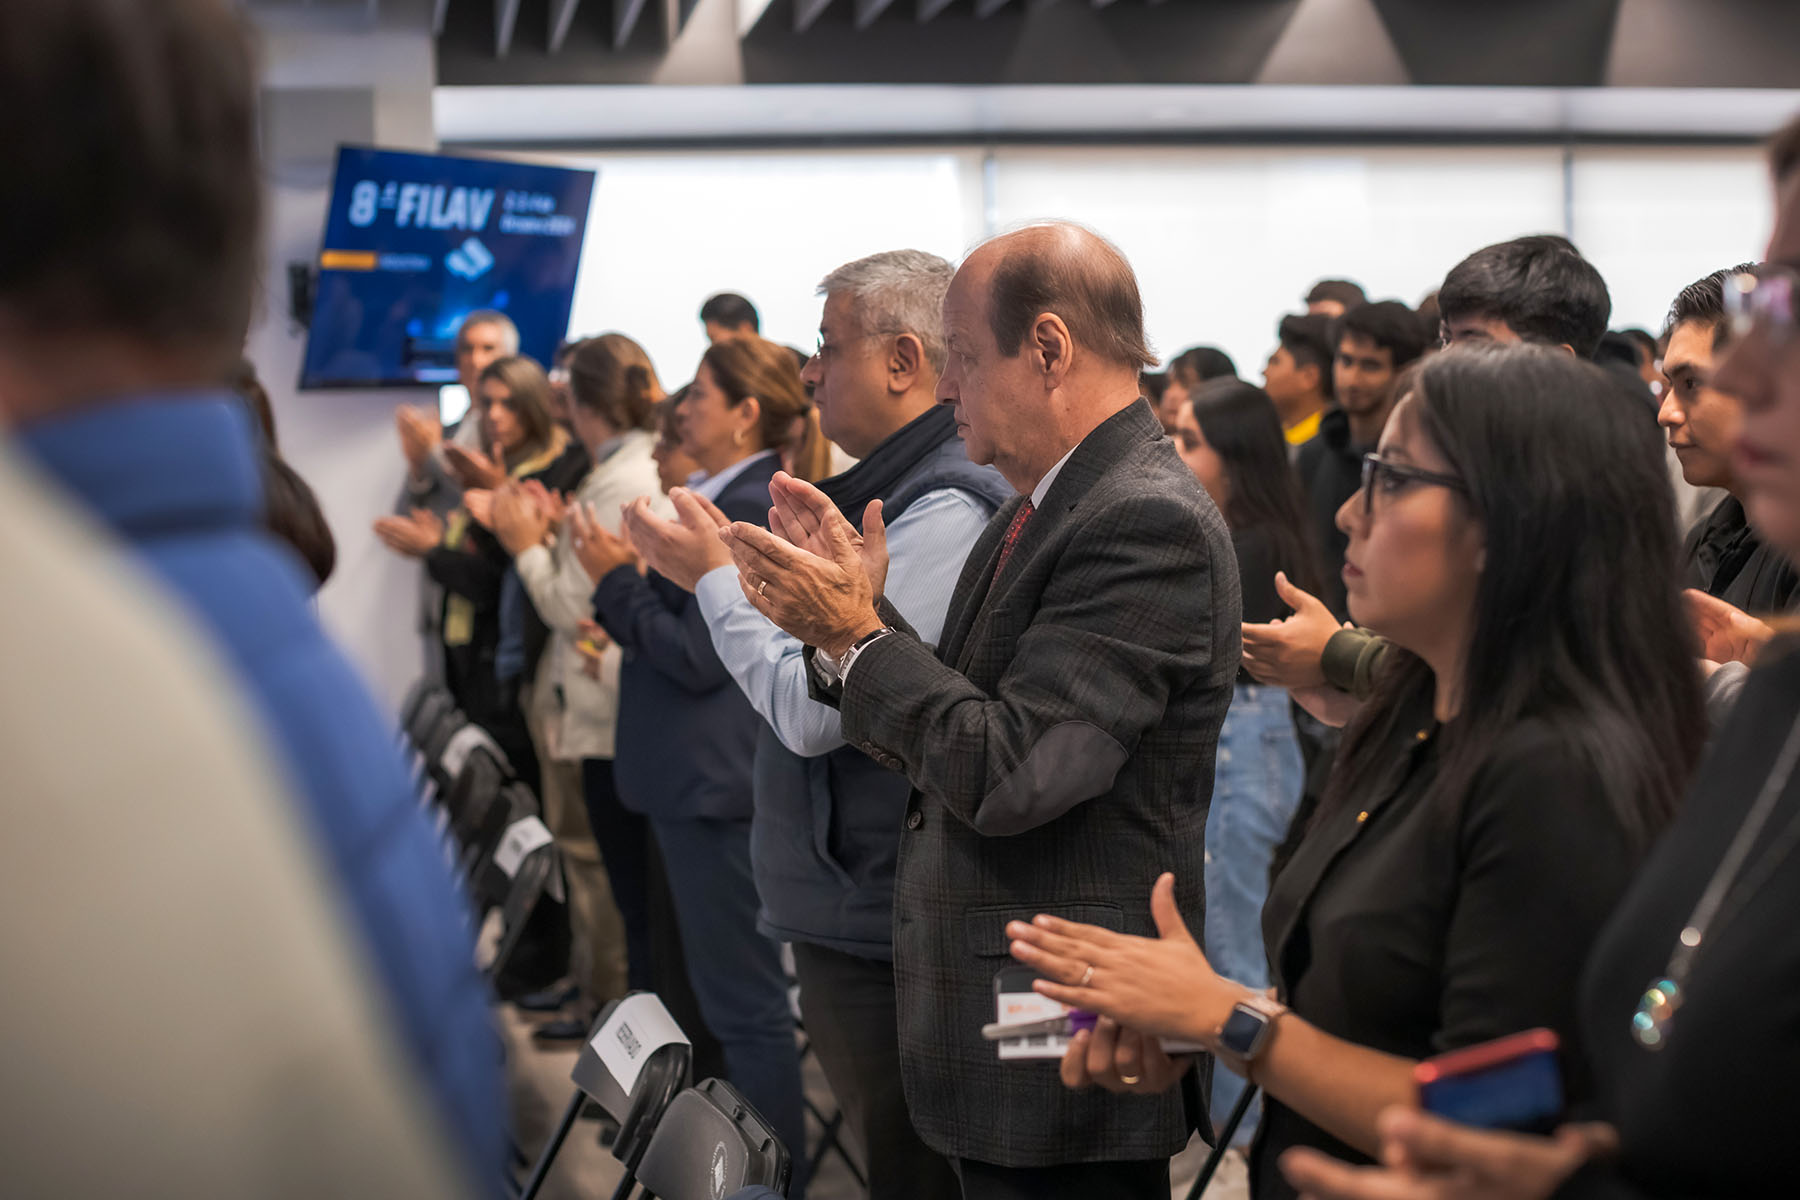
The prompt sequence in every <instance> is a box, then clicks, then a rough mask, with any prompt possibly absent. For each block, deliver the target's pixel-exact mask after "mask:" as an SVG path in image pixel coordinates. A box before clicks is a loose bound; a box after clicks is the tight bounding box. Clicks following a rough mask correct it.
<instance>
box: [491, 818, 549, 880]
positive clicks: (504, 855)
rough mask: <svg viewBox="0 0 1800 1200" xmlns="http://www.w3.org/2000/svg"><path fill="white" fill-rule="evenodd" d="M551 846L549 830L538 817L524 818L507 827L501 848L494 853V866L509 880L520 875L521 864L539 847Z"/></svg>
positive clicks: (501, 841)
mask: <svg viewBox="0 0 1800 1200" xmlns="http://www.w3.org/2000/svg"><path fill="white" fill-rule="evenodd" d="M549 844H550V830H549V828H548V827H547V826H546V825H545V824H544V823H543V822H542V821H540V820H538V819H537V818H536V817H523V818H521V819H519V820H517V821H514V822H513V823H512V824H511V825H508V826H507V827H506V836H504V837H502V838H501V839H500V848H499V849H497V850H495V851H494V865H495V866H496V867H499V868H500V870H501V871H502V872H503V873H505V875H506V877H507V878H508V879H511V878H512V877H513V876H514V875H517V874H518V873H519V864H520V863H522V862H524V861H525V856H526V855H528V854H530V853H531V852H532V851H533V850H536V849H537V848H538V847H539V846H548V845H549Z"/></svg>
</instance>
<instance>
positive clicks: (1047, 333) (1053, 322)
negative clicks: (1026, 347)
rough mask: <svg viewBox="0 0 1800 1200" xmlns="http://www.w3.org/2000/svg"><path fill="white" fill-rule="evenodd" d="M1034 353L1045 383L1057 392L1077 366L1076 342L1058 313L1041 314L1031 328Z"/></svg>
mask: <svg viewBox="0 0 1800 1200" xmlns="http://www.w3.org/2000/svg"><path fill="white" fill-rule="evenodd" d="M1030 349H1031V354H1032V357H1033V359H1034V364H1033V365H1035V366H1037V367H1038V368H1039V369H1040V370H1041V371H1043V373H1044V383H1045V385H1046V386H1048V387H1050V388H1052V389H1054V388H1059V387H1061V386H1062V385H1063V382H1064V381H1065V380H1067V379H1068V377H1069V371H1070V370H1071V369H1072V367H1073V366H1074V355H1075V339H1074V338H1072V337H1070V336H1069V327H1068V326H1067V325H1065V324H1063V319H1062V318H1061V317H1059V316H1057V315H1056V314H1055V313H1040V314H1038V318H1037V320H1036V321H1034V322H1032V325H1031V342H1030Z"/></svg>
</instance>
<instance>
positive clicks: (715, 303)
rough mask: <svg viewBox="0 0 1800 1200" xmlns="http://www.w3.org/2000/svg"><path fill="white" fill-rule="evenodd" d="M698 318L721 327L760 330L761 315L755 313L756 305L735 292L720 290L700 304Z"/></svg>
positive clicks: (757, 331) (759, 331) (751, 330)
mask: <svg viewBox="0 0 1800 1200" xmlns="http://www.w3.org/2000/svg"><path fill="white" fill-rule="evenodd" d="M700 320H701V321H703V322H705V323H707V324H711V325H717V326H718V327H719V328H721V329H748V330H749V331H750V332H751V333H761V332H762V317H761V316H759V315H758V314H757V311H756V305H754V304H752V303H750V301H748V300H746V299H744V297H742V296H740V295H738V294H737V293H736V292H720V293H719V294H718V295H716V296H713V297H711V298H710V299H708V300H707V302H706V303H705V304H702V305H701V306H700Z"/></svg>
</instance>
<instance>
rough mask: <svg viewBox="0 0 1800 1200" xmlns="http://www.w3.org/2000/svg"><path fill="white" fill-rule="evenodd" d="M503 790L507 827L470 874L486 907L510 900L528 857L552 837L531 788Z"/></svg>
mask: <svg viewBox="0 0 1800 1200" xmlns="http://www.w3.org/2000/svg"><path fill="white" fill-rule="evenodd" d="M500 794H501V795H502V796H503V797H505V799H506V805H507V820H506V828H505V829H504V830H502V831H501V834H500V840H499V841H497V842H495V843H494V847H493V851H492V853H490V854H489V855H488V856H487V857H486V858H483V859H482V860H481V861H479V862H477V863H476V864H475V867H474V869H473V870H472V871H471V872H470V874H469V890H470V892H471V893H472V894H473V895H474V897H475V904H476V907H477V908H478V909H481V910H483V911H486V910H487V909H490V908H493V907H494V906H496V905H499V904H504V903H505V902H506V898H507V897H508V896H509V895H511V894H512V892H513V891H514V888H515V886H516V884H517V882H518V878H519V872H520V869H521V866H522V865H523V864H524V863H525V861H526V859H527V858H529V857H530V856H531V855H532V854H534V853H536V852H537V851H538V850H540V849H541V848H542V847H544V846H545V845H548V844H549V842H550V841H551V840H552V838H551V834H550V830H549V829H548V828H547V827H546V826H545V825H544V822H543V821H542V820H541V819H539V817H538V815H537V804H536V801H535V800H534V799H533V797H532V795H531V793H530V792H529V791H528V790H526V789H525V788H524V787H522V786H520V787H507V788H503V789H502V790H501V793H500Z"/></svg>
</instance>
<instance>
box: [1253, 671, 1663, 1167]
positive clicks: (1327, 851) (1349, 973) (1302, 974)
mask: <svg viewBox="0 0 1800 1200" xmlns="http://www.w3.org/2000/svg"><path fill="white" fill-rule="evenodd" d="M1405 717H1406V718H1407V719H1404V720H1402V721H1401V723H1400V725H1399V727H1398V730H1397V732H1396V733H1395V734H1394V736H1393V744H1392V746H1391V752H1392V755H1393V759H1394V762H1395V764H1396V769H1395V771H1394V772H1393V774H1392V775H1391V776H1390V778H1391V779H1393V782H1392V783H1391V784H1390V785H1388V786H1386V787H1384V788H1382V789H1380V794H1376V795H1370V796H1369V797H1367V798H1359V799H1358V800H1357V801H1356V802H1355V803H1352V804H1350V805H1347V806H1344V807H1343V808H1341V809H1339V810H1337V811H1327V812H1324V813H1323V814H1322V816H1321V817H1320V819H1319V823H1318V824H1317V825H1315V826H1314V827H1313V828H1312V829H1311V830H1309V831H1308V833H1307V835H1306V837H1305V839H1304V840H1303V841H1302V842H1301V844H1300V847H1299V849H1298V850H1296V851H1295V853H1294V857H1293V858H1292V860H1291V861H1290V862H1289V863H1288V865H1287V867H1286V868H1285V869H1284V870H1283V872H1282V874H1281V875H1280V877H1279V878H1277V879H1276V881H1275V884H1274V886H1273V887H1272V888H1271V890H1270V893H1269V900H1268V904H1267V905H1266V906H1265V907H1264V909H1263V934H1264V939H1265V942H1266V944H1267V945H1268V947H1269V950H1270V961H1271V962H1272V963H1273V964H1274V969H1275V974H1274V978H1275V982H1276V984H1277V987H1278V988H1279V989H1280V993H1279V994H1280V995H1281V998H1282V999H1283V1000H1284V1001H1285V1002H1286V1003H1288V1004H1289V1005H1291V1006H1292V1007H1293V1009H1294V1011H1295V1012H1296V1013H1298V1014H1299V1015H1300V1016H1301V1017H1303V1018H1305V1019H1306V1020H1307V1021H1308V1022H1310V1023H1312V1024H1313V1025H1315V1026H1317V1027H1318V1028H1320V1029H1321V1030H1323V1031H1324V1032H1326V1033H1329V1034H1331V1035H1333V1036H1335V1037H1340V1038H1344V1039H1345V1040H1347V1041H1350V1042H1354V1043H1356V1044H1358V1045H1361V1046H1368V1047H1370V1048H1372V1049H1376V1050H1381V1051H1385V1052H1387V1053H1389V1054H1397V1055H1402V1056H1404V1057H1407V1058H1416V1059H1417V1058H1428V1057H1430V1056H1432V1055H1435V1054H1441V1053H1443V1052H1445V1051H1447V1050H1454V1049H1458V1048H1460V1047H1464V1046H1471V1045H1475V1044H1478V1043H1480V1042H1485V1041H1489V1040H1491V1039H1493V1038H1497V1037H1503V1036H1505V1035H1507V1034H1511V1033H1517V1032H1519V1031H1521V1030H1525V1029H1531V1028H1535V1027H1537V1026H1548V1027H1549V1028H1551V1029H1554V1030H1556V1031H1557V1033H1558V1035H1559V1036H1560V1037H1561V1038H1562V1040H1563V1043H1564V1045H1565V1047H1569V1048H1570V1050H1571V1053H1570V1054H1569V1056H1568V1057H1570V1058H1571V1059H1577V1060H1578V1055H1577V1053H1576V1050H1577V1047H1576V1045H1575V1043H1576V1042H1577V1038H1576V1019H1575V1018H1576V990H1577V979H1578V977H1579V975H1580V972H1581V968H1582V964H1583V963H1584V962H1585V960H1586V958H1587V955H1588V951H1589V948H1590V946H1591V944H1592V943H1593V940H1594V937H1595V935H1596V934H1597V933H1598V932H1599V930H1600V927H1601V925H1602V923H1603V922H1604V921H1605V920H1606V918H1607V916H1608V915H1609V914H1610V913H1611V911H1612V909H1613V906H1614V904H1615V903H1617V901H1618V899H1619V897H1620V896H1621V895H1623V894H1624V891H1625V888H1626V886H1627V885H1628V884H1629V883H1630V881H1631V875H1632V870H1633V867H1634V865H1635V863H1636V861H1637V857H1638V856H1637V855H1635V854H1633V853H1632V852H1631V851H1630V850H1629V849H1628V846H1627V839H1626V837H1625V835H1624V833H1623V831H1622V829H1621V827H1620V824H1619V821H1618V819H1617V818H1616V817H1615V816H1614V815H1613V809H1612V807H1611V806H1610V804H1609V802H1608V799H1607V797H1606V794H1605V791H1604V789H1603V788H1602V786H1601V781H1600V777H1599V773H1598V772H1597V770H1596V769H1595V768H1594V766H1593V764H1592V763H1591V761H1590V760H1589V759H1588V757H1587V756H1586V755H1585V754H1584V753H1582V752H1581V750H1580V749H1579V748H1578V747H1577V745H1576V744H1575V742H1574V740H1573V739H1572V738H1571V737H1570V736H1569V735H1568V734H1567V733H1566V732H1564V731H1563V730H1564V728H1565V726H1564V725H1563V724H1561V723H1559V722H1557V721H1552V720H1548V719H1536V718H1533V719H1528V720H1525V721H1522V722H1520V723H1519V725H1518V726H1517V727H1515V728H1514V729H1512V730H1511V731H1509V732H1508V733H1507V734H1505V735H1504V736H1503V737H1502V738H1501V740H1500V742H1499V743H1498V744H1497V745H1496V746H1495V747H1494V749H1493V750H1492V752H1491V753H1490V755H1489V756H1488V759H1487V762H1486V764H1485V765H1484V766H1483V767H1482V768H1481V769H1480V770H1479V771H1478V772H1477V773H1476V775H1475V777H1474V779H1473V780H1472V782H1471V784H1470V786H1469V788H1468V789H1467V791H1466V792H1465V793H1464V794H1463V795H1445V794H1442V793H1441V792H1440V791H1438V790H1437V789H1435V788H1434V787H1433V784H1434V782H1435V780H1436V779H1437V775H1438V765H1439V756H1440V748H1439V738H1440V737H1441V736H1442V734H1441V733H1440V732H1439V730H1438V727H1437V726H1436V724H1435V722H1434V721H1433V720H1432V719H1431V712H1430V708H1429V705H1428V703H1426V702H1424V701H1416V702H1415V703H1414V704H1413V705H1411V706H1409V708H1408V711H1407V712H1406V713H1405ZM1567 1083H1568V1090H1569V1092H1570V1094H1571V1095H1572V1096H1573V1097H1576V1098H1580V1097H1583V1096H1585V1094H1586V1093H1587V1091H1588V1086H1587V1083H1586V1079H1585V1077H1584V1076H1583V1075H1582V1074H1581V1072H1580V1070H1579V1068H1578V1067H1577V1068H1576V1069H1573V1070H1571V1071H1570V1073H1569V1078H1568V1080H1567ZM1296 1145H1304V1146H1313V1147H1316V1148H1318V1149H1321V1150H1323V1151H1325V1152H1326V1153H1328V1154H1332V1155H1334V1156H1337V1157H1339V1158H1344V1159H1348V1160H1350V1161H1352V1162H1361V1163H1366V1162H1368V1161H1369V1160H1368V1159H1367V1157H1366V1156H1364V1155H1362V1154H1360V1153H1358V1152H1357V1151H1355V1150H1353V1149H1351V1148H1350V1147H1349V1146H1347V1145H1345V1144H1343V1143H1342V1142H1340V1141H1338V1140H1337V1139H1336V1138H1334V1137H1332V1136H1331V1135H1329V1134H1328V1133H1326V1132H1325V1131H1324V1130H1322V1129H1320V1128H1319V1127H1318V1126H1316V1125H1314V1124H1313V1123H1312V1122H1310V1121H1308V1120H1306V1119H1305V1118H1304V1117H1302V1116H1301V1115H1300V1114H1298V1113H1296V1112H1294V1111H1293V1110H1291V1109H1289V1108H1287V1107H1286V1106H1284V1105H1282V1104H1281V1103H1280V1102H1279V1101H1277V1100H1275V1099H1274V1098H1273V1097H1270V1098H1268V1099H1267V1101H1266V1106H1265V1109H1264V1114H1263V1119H1262V1125H1261V1127H1260V1128H1259V1130H1258V1132H1257V1140H1256V1144H1255V1146H1254V1148H1253V1150H1252V1158H1253V1162H1252V1167H1251V1177H1252V1182H1253V1193H1254V1195H1256V1196H1257V1198H1258V1200H1268V1198H1270V1197H1291V1196H1293V1195H1294V1194H1295V1193H1294V1191H1293V1189H1292V1188H1291V1187H1289V1186H1288V1184H1287V1182H1286V1180H1284V1179H1283V1178H1282V1177H1281V1174H1280V1171H1279V1170H1278V1169H1277V1166H1276V1160H1277V1158H1278V1157H1279V1155H1280V1154H1281V1152H1282V1151H1284V1150H1286V1149H1287V1148H1288V1147H1289V1146H1296Z"/></svg>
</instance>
